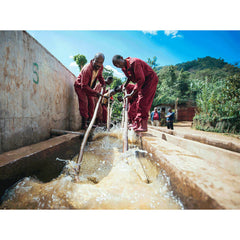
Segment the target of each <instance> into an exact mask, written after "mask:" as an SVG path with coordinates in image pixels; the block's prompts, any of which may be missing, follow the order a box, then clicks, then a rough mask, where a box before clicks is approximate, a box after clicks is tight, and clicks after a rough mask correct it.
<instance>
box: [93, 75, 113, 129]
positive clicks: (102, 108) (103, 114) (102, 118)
mask: <svg viewBox="0 0 240 240" xmlns="http://www.w3.org/2000/svg"><path fill="white" fill-rule="evenodd" d="M112 82H113V77H111V76H109V77H107V79H106V81H105V84H106V85H110V84H111V83H112ZM101 89H102V85H101V83H98V84H97V85H96V87H95V88H94V90H95V91H97V92H99V93H100V92H101ZM105 93H107V90H106V89H104V91H103V95H104V94H105ZM97 101H98V99H97V97H94V104H95V106H96V104H97ZM104 102H105V99H103V100H102V103H101V104H100V105H99V108H98V112H97V117H96V121H97V123H98V124H100V125H101V124H102V123H107V107H106V104H105V103H104Z"/></svg>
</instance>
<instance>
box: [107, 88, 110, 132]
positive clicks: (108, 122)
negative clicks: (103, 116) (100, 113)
mask: <svg viewBox="0 0 240 240" xmlns="http://www.w3.org/2000/svg"><path fill="white" fill-rule="evenodd" d="M110 110H111V109H110V89H109V91H108V106H107V131H109V130H110V121H111V117H110Z"/></svg>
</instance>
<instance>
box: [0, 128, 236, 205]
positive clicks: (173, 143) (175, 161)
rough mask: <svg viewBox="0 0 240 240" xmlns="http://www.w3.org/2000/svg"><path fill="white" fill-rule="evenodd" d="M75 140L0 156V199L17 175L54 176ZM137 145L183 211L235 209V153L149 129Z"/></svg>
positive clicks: (60, 138)
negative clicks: (160, 172)
mask: <svg viewBox="0 0 240 240" xmlns="http://www.w3.org/2000/svg"><path fill="white" fill-rule="evenodd" d="M81 139H82V134H80V136H79V135H76V134H72V133H70V134H65V135H62V136H57V137H54V138H51V139H49V140H46V141H43V142H40V143H37V144H33V145H30V146H26V147H23V148H20V149H17V150H12V151H9V152H6V153H3V154H1V155H0V186H1V189H0V195H1V196H2V195H3V194H4V191H5V190H6V189H7V188H8V187H10V186H11V185H13V184H14V183H15V182H17V181H18V180H20V179H22V178H23V177H27V176H36V177H37V178H38V179H39V180H41V181H43V182H48V181H51V180H52V179H53V178H56V177H57V176H58V175H59V174H60V173H61V171H62V169H63V167H64V165H65V163H64V162H61V161H57V160H56V158H60V159H61V158H62V159H71V158H72V157H73V156H75V155H76V154H77V153H78V152H79V147H80V143H81ZM139 141H141V144H142V147H143V149H144V150H147V151H148V152H149V153H151V154H152V156H153V161H155V163H158V164H159V165H160V166H161V168H162V169H164V170H165V172H166V173H167V175H168V176H169V178H170V183H171V188H172V190H173V191H174V193H175V194H176V195H177V196H178V197H179V198H180V199H181V201H182V203H183V205H184V208H185V209H239V208H240V189H239V186H240V176H239V164H240V154H239V153H236V152H232V151H227V150H225V149H221V148H216V147H215V148H216V149H213V148H214V147H213V146H210V145H206V144H203V143H199V142H196V141H191V140H187V139H184V138H181V137H177V136H173V135H170V134H167V133H164V132H160V131H158V130H155V129H154V128H151V127H150V129H149V131H148V132H147V133H142V134H141V135H140V137H139ZM196 149H197V150H196ZM213 153H215V155H214V154H213ZM217 156H218V157H217ZM228 163H229V164H228Z"/></svg>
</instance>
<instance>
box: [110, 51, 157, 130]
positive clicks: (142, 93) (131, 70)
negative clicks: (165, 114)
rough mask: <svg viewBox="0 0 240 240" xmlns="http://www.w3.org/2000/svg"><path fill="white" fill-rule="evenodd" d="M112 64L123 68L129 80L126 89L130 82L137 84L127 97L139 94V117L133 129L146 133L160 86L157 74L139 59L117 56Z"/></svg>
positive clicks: (137, 116)
mask: <svg viewBox="0 0 240 240" xmlns="http://www.w3.org/2000/svg"><path fill="white" fill-rule="evenodd" d="M112 62H113V65H114V66H115V67H117V68H121V69H122V71H123V72H124V74H125V75H126V77H127V78H128V79H127V82H126V83H125V86H124V87H125V88H126V86H127V85H128V83H129V82H130V81H132V82H133V83H136V84H135V86H134V89H133V91H132V92H131V93H130V94H127V95H126V96H125V97H132V96H133V95H134V94H136V93H137V95H138V99H137V115H136V118H135V121H136V122H135V125H134V127H133V129H134V131H136V132H146V131H147V121H148V113H149V110H150V108H151V105H152V102H153V98H154V95H155V92H156V89H157V84H158V77H157V74H156V73H155V72H154V71H153V70H152V68H151V67H150V66H149V65H148V64H147V63H146V62H144V61H142V60H141V59H138V58H131V57H128V58H126V59H123V57H122V56H120V55H115V56H114V57H113V59H112Z"/></svg>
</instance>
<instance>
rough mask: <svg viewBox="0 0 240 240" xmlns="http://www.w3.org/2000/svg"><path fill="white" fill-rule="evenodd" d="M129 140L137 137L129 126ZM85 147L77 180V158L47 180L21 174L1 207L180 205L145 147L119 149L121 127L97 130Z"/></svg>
mask: <svg viewBox="0 0 240 240" xmlns="http://www.w3.org/2000/svg"><path fill="white" fill-rule="evenodd" d="M129 136H130V138H129V139H130V142H131V143H136V142H137V137H136V135H135V134H134V132H132V133H131V131H130V134H129ZM116 137H117V138H116ZM93 139H94V141H92V142H89V143H88V145H87V146H86V148H85V150H84V156H83V161H82V164H81V169H80V174H79V177H78V181H77V182H76V181H75V179H76V169H77V164H76V159H77V156H76V157H75V158H74V159H73V160H72V161H68V163H67V164H66V166H65V168H64V170H63V172H62V174H61V175H60V176H59V177H58V178H56V179H54V180H52V181H51V182H48V183H42V182H40V181H39V180H37V179H34V178H32V177H26V178H24V179H23V180H21V181H19V182H18V183H17V184H16V185H15V186H14V187H12V188H11V189H10V190H8V192H7V194H5V195H6V196H5V197H4V201H3V203H2V205H1V206H0V208H2V209H4V208H6V209H183V205H182V203H181V202H180V200H179V199H178V198H177V197H175V196H173V193H172V192H171V191H170V190H169V179H168V178H167V176H166V175H165V174H164V172H163V171H161V170H160V169H159V167H158V166H156V165H155V164H154V163H153V162H152V161H151V157H150V154H148V153H147V152H146V151H142V150H140V149H138V148H137V147H136V146H133V145H132V146H131V149H130V150H129V151H127V152H126V153H122V151H121V150H122V141H121V140H120V139H121V131H120V130H119V129H112V130H111V131H110V132H108V133H106V132H102V131H100V130H98V129H97V130H96V131H95V134H94V136H93Z"/></svg>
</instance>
